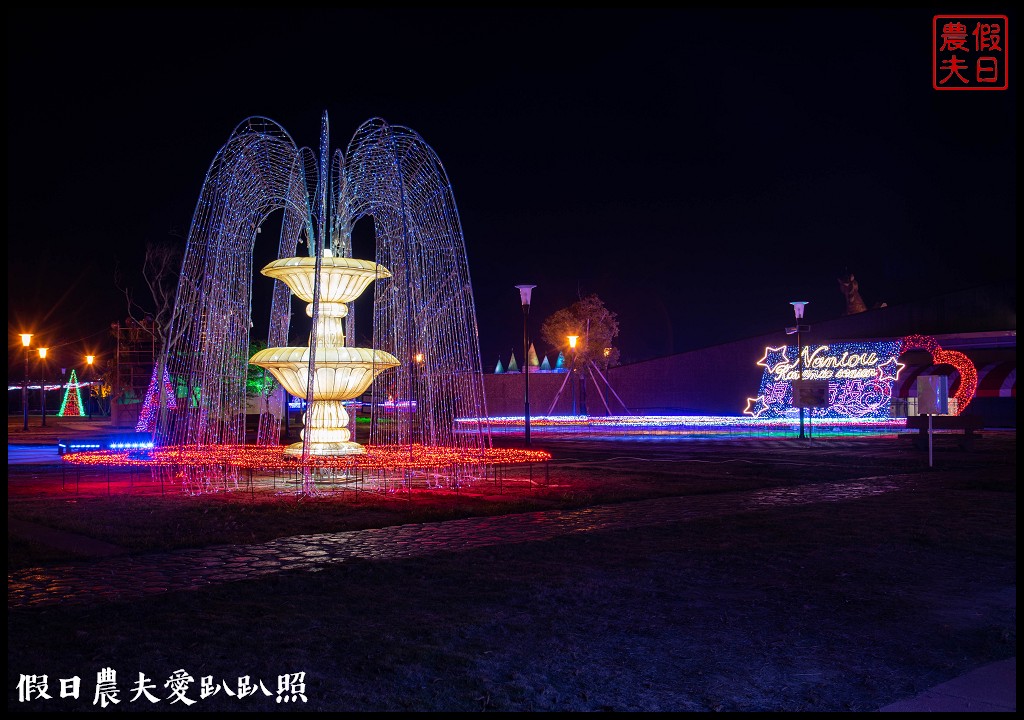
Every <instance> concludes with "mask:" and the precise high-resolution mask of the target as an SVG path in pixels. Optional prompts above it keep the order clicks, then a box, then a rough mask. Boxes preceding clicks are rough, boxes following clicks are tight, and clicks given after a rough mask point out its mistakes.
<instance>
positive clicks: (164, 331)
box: [114, 241, 182, 433]
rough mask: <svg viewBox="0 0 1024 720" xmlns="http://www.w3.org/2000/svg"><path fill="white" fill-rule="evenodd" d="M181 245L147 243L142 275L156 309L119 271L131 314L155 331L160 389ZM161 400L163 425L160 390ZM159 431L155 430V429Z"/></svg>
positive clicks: (164, 401) (163, 403)
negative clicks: (136, 293)
mask: <svg viewBox="0 0 1024 720" xmlns="http://www.w3.org/2000/svg"><path fill="white" fill-rule="evenodd" d="M181 258H182V249H181V246H180V245H178V244H177V243H175V242H170V241H164V242H158V241H151V242H148V243H146V255H145V258H144V259H143V263H142V277H143V280H144V281H145V283H146V287H147V288H148V289H149V293H150V296H151V298H152V301H153V304H152V312H147V311H146V308H145V307H143V306H142V305H140V304H139V303H138V302H136V301H135V298H134V296H133V295H132V291H131V289H130V288H128V287H127V286H123V285H122V282H121V280H122V278H121V276H120V273H119V272H118V271H117V270H115V272H114V284H115V285H117V287H118V288H120V289H121V290H122V292H124V294H125V299H126V300H127V302H128V316H129V317H130V318H131V319H132V320H134V321H135V322H136V323H137V324H138V326H139V327H141V328H143V329H144V330H146V331H147V332H150V333H152V335H153V339H154V342H155V344H156V347H157V368H156V377H157V388H161V387H162V386H163V382H162V378H163V376H164V372H165V371H164V367H165V366H166V356H167V348H168V346H169V345H170V340H171V338H170V337H169V333H170V329H171V327H173V323H172V321H173V319H174V315H175V302H174V301H175V298H176V296H177V292H178V277H179V275H180V272H181ZM158 397H159V403H160V414H159V418H160V421H159V422H157V424H156V427H160V426H161V424H162V421H163V419H164V418H165V417H166V412H167V398H166V397H165V395H164V393H163V392H158ZM154 433H155V430H154Z"/></svg>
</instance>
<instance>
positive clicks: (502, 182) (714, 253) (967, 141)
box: [7, 7, 1018, 371]
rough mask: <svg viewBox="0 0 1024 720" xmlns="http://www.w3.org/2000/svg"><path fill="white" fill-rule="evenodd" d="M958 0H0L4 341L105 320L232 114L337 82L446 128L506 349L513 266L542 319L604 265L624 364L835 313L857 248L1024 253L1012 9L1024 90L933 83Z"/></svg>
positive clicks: (914, 267) (943, 259)
mask: <svg viewBox="0 0 1024 720" xmlns="http://www.w3.org/2000/svg"><path fill="white" fill-rule="evenodd" d="M946 10H947V9H946V8H940V9H938V10H936V9H933V8H925V7H922V8H916V9H884V10H883V9H871V10H868V9H864V10H857V9H846V10H825V9H821V10H811V9H760V10H750V9H733V10H693V9H678V10H633V11H626V10H619V9H602V10H598V9H592V10H568V9H563V10H539V9H520V10H511V9H506V10H501V11H467V10H445V11H439V10H418V11H413V10H409V9H400V10H399V9H396V10H388V11H377V12H373V11H368V10H358V11H355V10H335V11H311V10H303V11H294V10H287V9H285V10H275V11H273V12H268V11H265V10H257V9H248V10H233V11H226V10H216V11H197V10H146V11H141V10H132V11H124V10H117V11H114V10H75V11H68V10H34V11H26V10H8V11H7V57H8V62H7V113H8V132H7V137H8V141H7V142H8V164H7V175H8V212H7V216H8V221H7V227H8V248H9V249H8V330H9V335H11V338H10V342H11V344H12V350H14V348H13V345H14V343H15V342H17V337H16V336H14V335H13V333H17V332H19V331H21V330H22V329H24V328H29V329H31V330H34V331H36V332H37V333H39V334H40V339H41V340H43V341H44V342H46V343H47V344H50V345H51V346H53V347H55V348H58V350H57V352H58V353H65V354H67V355H71V354H76V353H78V352H81V351H83V350H84V349H89V350H101V349H102V348H104V347H107V346H109V338H108V337H107V328H109V325H110V323H111V322H113V321H115V320H118V319H123V318H124V317H125V315H126V313H127V306H126V304H125V301H124V297H123V294H122V293H121V292H120V291H119V290H118V288H117V287H116V285H115V281H114V267H115V265H116V266H118V267H119V268H120V270H121V273H122V274H123V276H124V277H125V278H126V281H127V282H130V283H131V284H133V285H135V288H136V289H135V292H136V295H137V296H138V297H139V298H140V300H142V301H143V302H145V301H148V295H147V294H146V292H145V290H144V288H143V287H142V286H141V283H140V275H141V267H142V257H143V251H144V248H145V244H146V242H147V241H151V240H158V241H163V240H172V239H175V237H180V238H183V237H184V235H185V234H186V232H187V229H188V226H189V223H190V221H191V217H192V211H193V209H194V206H195V203H196V200H197V199H198V197H199V192H200V189H201V186H202V181H203V177H204V175H205V172H206V170H207V168H208V166H209V164H210V162H211V160H212V159H213V157H214V155H215V153H216V152H217V150H218V149H219V148H220V147H221V146H222V145H223V144H224V142H225V141H226V140H227V138H228V136H229V135H230V134H231V132H232V130H233V129H234V128H235V126H237V125H238V124H239V123H241V122H242V121H243V120H245V119H246V118H247V117H249V116H253V115H262V116H266V117H269V118H271V119H273V120H276V121H277V122H279V123H280V124H281V125H282V126H283V127H284V128H285V129H286V130H288V132H289V133H290V134H291V135H292V137H293V138H294V139H295V140H296V142H298V143H299V145H308V146H311V147H314V148H315V147H316V146H317V143H318V142H319V127H320V117H321V114H322V113H323V112H324V111H325V110H326V111H327V112H328V113H329V116H330V124H331V145H332V146H333V147H336V148H342V149H344V147H345V146H346V145H347V144H348V141H349V139H350V138H351V136H352V134H353V133H354V132H355V130H356V129H357V128H358V127H359V125H360V124H362V123H363V122H364V121H366V120H368V119H370V118H372V117H381V118H383V119H385V120H386V121H388V122H390V123H392V124H395V125H404V126H406V127H408V128H411V129H412V130H414V131H416V132H417V133H419V134H420V135H421V136H422V137H423V139H424V140H425V141H426V142H427V143H428V144H429V145H430V146H431V147H432V148H433V149H434V150H435V151H436V153H437V155H438V156H439V158H440V160H441V162H442V163H443V165H444V166H445V169H446V171H447V173H448V176H449V180H450V181H451V184H452V188H453V191H454V196H455V200H456V203H457V205H458V209H459V214H460V217H461V221H462V226H463V231H464V235H465V240H466V246H467V251H468V256H469V263H470V273H471V277H472V282H473V288H474V293H475V296H476V302H477V312H478V318H479V323H480V338H481V346H482V347H481V351H482V359H483V365H484V368H485V370H487V371H490V370H491V369H493V367H494V365H495V363H496V362H497V360H498V358H499V356H500V357H501V359H502V361H503V362H507V360H508V356H509V354H510V353H511V352H512V350H513V348H520V347H521V342H522V316H521V312H520V307H519V299H518V291H516V289H515V288H514V286H515V285H516V284H518V283H524V282H530V283H535V284H536V285H537V286H538V287H537V289H536V290H535V291H534V304H533V308H532V312H531V321H532V323H533V325H534V328H535V330H537V331H539V326H540V323H541V321H542V320H543V319H544V318H545V317H547V316H548V315H550V314H551V313H552V312H554V311H555V310H557V309H559V308H561V307H564V306H566V305H568V304H569V303H571V302H572V301H574V300H575V299H576V298H577V297H578V296H579V295H583V294H587V293H591V292H596V293H597V294H598V295H599V296H600V297H601V298H602V299H603V300H604V301H605V303H606V305H607V306H608V307H609V308H610V309H611V310H613V311H616V312H617V313H618V314H619V321H620V324H621V334H620V336H619V339H618V343H617V344H618V346H619V347H620V349H621V352H622V359H623V361H626V362H628V361H631V360H640V359H645V358H649V357H656V356H661V355H666V354H670V353H672V352H680V351H684V350H688V349H693V348H699V347H704V346H708V345H713V344H717V343H721V342H728V341H731V340H735V339H740V338H744V337H749V336H752V335H759V334H762V333H769V332H774V331H776V330H778V331H779V333H780V337H782V329H783V328H784V327H785V326H786V325H787V324H791V323H792V318H793V316H792V310H791V308H790V306H789V304H788V303H789V301H791V300H807V301H810V305H809V306H808V308H807V321H808V322H810V323H811V324H812V325H813V323H814V322H816V321H818V320H825V319H830V318H833V317H836V316H838V315H840V314H842V311H843V308H844V303H843V298H842V296H841V295H840V293H839V289H838V285H837V282H836V277H837V275H838V274H839V273H840V272H841V271H842V270H843V269H844V268H849V269H850V270H852V271H853V272H854V273H855V274H856V276H857V278H858V280H859V281H860V286H861V293H862V295H863V296H864V299H865V301H866V302H867V303H868V305H869V306H870V305H872V304H874V303H877V302H887V303H889V304H890V305H894V304H899V303H902V302H907V301H911V300H915V299H918V298H921V297H925V296H929V295H934V294H938V293H942V292H946V291H950V290H957V289H964V288H969V287H974V286H977V285H983V284H987V283H989V282H992V281H997V280H1007V279H1012V280H1014V281H1015V279H1016V241H1015V238H1016V201H1015V194H1016V187H1015V186H1016V170H1015V162H1016V91H1015V84H1016V77H1018V76H1017V75H1016V73H1015V67H1016V64H1015V57H1016V55H1015V50H1016V46H1015V44H1014V37H1016V35H1014V34H1013V33H1012V32H1011V33H1010V37H1009V43H1010V45H1011V46H1012V47H1011V48H1010V51H1009V58H1010V61H1011V67H1010V71H1009V78H1010V90H1009V91H1006V92H937V91H935V90H934V89H933V88H932V82H931V69H932V46H931V25H932V16H933V15H934V14H936V13H937V12H943V11H946ZM985 12H987V13H1003V14H1008V15H1009V25H1010V26H1013V27H1016V26H1015V25H1014V22H1015V20H1014V15H1013V14H1012V13H1009V12H1008V11H1007V9H1006V8H1005V7H992V8H986V10H985ZM180 242H182V244H183V242H184V241H183V240H180ZM275 242H276V240H275ZM535 335H538V336H539V332H535ZM538 350H539V351H540V352H541V353H542V354H543V353H544V352H546V351H547V348H545V347H543V346H542V345H540V344H539V345H538ZM516 354H517V357H518V356H519V355H520V354H521V353H520V351H519V350H517V351H516ZM11 355H13V357H14V358H15V360H17V358H18V357H19V355H18V352H17V351H16V350H14V352H12V353H10V354H9V356H11ZM520 361H521V358H520ZM13 367H15V368H17V367H19V366H18V365H17V364H15V365H14V366H13Z"/></svg>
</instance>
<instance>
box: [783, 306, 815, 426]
mask: <svg viewBox="0 0 1024 720" xmlns="http://www.w3.org/2000/svg"><path fill="white" fill-rule="evenodd" d="M807 304H808V303H807V301H806V300H797V301H794V302H791V303H790V305H792V306H793V314H794V315H795V316H796V325H794V326H793V327H788V328H786V334H787V335H793V334H794V333H795V334H796V370H797V378H798V379H799V380H800V382H801V384H802V383H803V379H804V353H803V347H802V346H801V344H800V333H802V332H807V331H808V330H810V329H811V326H810V325H801V324H800V321H801V320H803V319H804V306H805V305H807ZM793 397H794V399H796V391H794V393H793ZM803 437H804V406H803V402H801V403H800V439H803Z"/></svg>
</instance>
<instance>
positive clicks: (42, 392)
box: [39, 347, 49, 427]
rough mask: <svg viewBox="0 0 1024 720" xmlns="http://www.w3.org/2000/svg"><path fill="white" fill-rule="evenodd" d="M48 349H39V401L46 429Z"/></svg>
mask: <svg viewBox="0 0 1024 720" xmlns="http://www.w3.org/2000/svg"><path fill="white" fill-rule="evenodd" d="M48 349H49V348H44V347H41V348H39V378H40V380H39V399H40V400H41V404H42V407H43V427H46V351H47V350H48Z"/></svg>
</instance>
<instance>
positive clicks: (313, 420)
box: [250, 249, 401, 456]
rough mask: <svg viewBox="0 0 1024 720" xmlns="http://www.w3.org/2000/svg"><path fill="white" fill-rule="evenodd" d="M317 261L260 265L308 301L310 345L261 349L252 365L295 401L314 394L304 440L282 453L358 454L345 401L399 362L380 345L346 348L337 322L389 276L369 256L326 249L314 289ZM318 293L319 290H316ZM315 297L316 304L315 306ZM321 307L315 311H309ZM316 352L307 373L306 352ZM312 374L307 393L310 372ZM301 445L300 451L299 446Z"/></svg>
mask: <svg viewBox="0 0 1024 720" xmlns="http://www.w3.org/2000/svg"><path fill="white" fill-rule="evenodd" d="M317 260H318V259H317V258H312V257H293V258H284V259H281V260H275V261H274V262H272V263H270V264H269V265H267V266H266V267H264V268H263V270H262V273H263V274H264V275H266V276H267V277H271V278H274V279H276V280H281V281H282V282H284V283H285V284H286V285H287V286H288V287H289V288H290V289H291V291H292V292H293V293H294V294H295V295H296V296H298V297H299V298H300V299H301V300H304V301H305V302H307V303H309V304H308V305H307V307H306V314H307V315H308V316H309V317H311V318H314V329H313V332H312V333H311V336H310V341H309V347H275V348H267V349H265V350H261V351H259V352H258V353H256V354H255V355H253V356H252V358H251V359H250V363H251V364H253V365H257V366H259V367H263V368H266V369H267V370H269V371H270V373H271V374H272V375H273V376H274V378H275V379H276V380H277V381H278V382H279V383H281V385H282V386H284V389H285V390H286V391H287V392H288V393H289V394H291V395H294V396H295V397H297V398H302V399H306V398H307V397H311V398H312V402H310V404H309V406H308V407H307V409H306V417H305V423H306V429H305V430H303V431H302V432H301V433H300V437H302V438H303V441H302V442H297V443H293V444H291V445H289V446H288V447H286V448H285V450H284V452H285V454H286V455H297V456H301V455H303V453H304V452H306V453H308V454H310V455H358V454H364V453H365V452H366V448H364V447H363V446H362V445H360V444H359V443H356V442H353V441H352V440H351V439H350V437H351V432H350V431H349V428H348V424H349V416H348V412H347V411H346V410H345V406H344V402H343V401H345V400H351V399H353V398H357V397H359V396H361V395H362V394H363V393H364V392H366V390H367V389H368V388H369V387H370V384H371V383H372V382H373V380H374V378H375V377H376V376H377V375H379V374H380V373H381V372H383V371H384V370H387V369H389V368H393V367H397V366H398V365H400V364H401V363H399V361H398V359H397V358H396V357H395V356H394V355H391V354H390V353H386V352H384V351H382V350H373V349H368V348H357V347H345V331H344V326H343V324H342V319H343V318H344V317H345V316H346V315H348V303H350V302H352V301H353V300H355V299H356V298H357V297H359V296H360V295H362V294H363V291H364V290H366V288H367V287H368V286H369V284H370V283H371V282H373V281H374V280H376V279H378V278H389V277H391V273H390V272H389V271H388V270H387V268H385V267H384V266H383V265H378V264H377V263H375V262H370V261H368V260H355V259H352V258H339V257H334V256H333V254H332V252H331V250H329V249H325V250H324V254H323V256H322V257H321V258H319V265H320V283H319V288H317V287H316V266H317V264H318V262H317ZM318 290H319V292H317V291H318ZM317 294H319V304H318V307H315V306H314V299H315V296H316V295H317ZM315 310H318V312H316V313H315V314H314V311H315ZM311 351H312V354H313V356H314V362H313V368H312V373H310V362H309V361H310V354H311ZM310 374H312V375H313V377H314V380H313V388H312V393H310V392H309V377H310ZM304 446H305V449H304Z"/></svg>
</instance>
